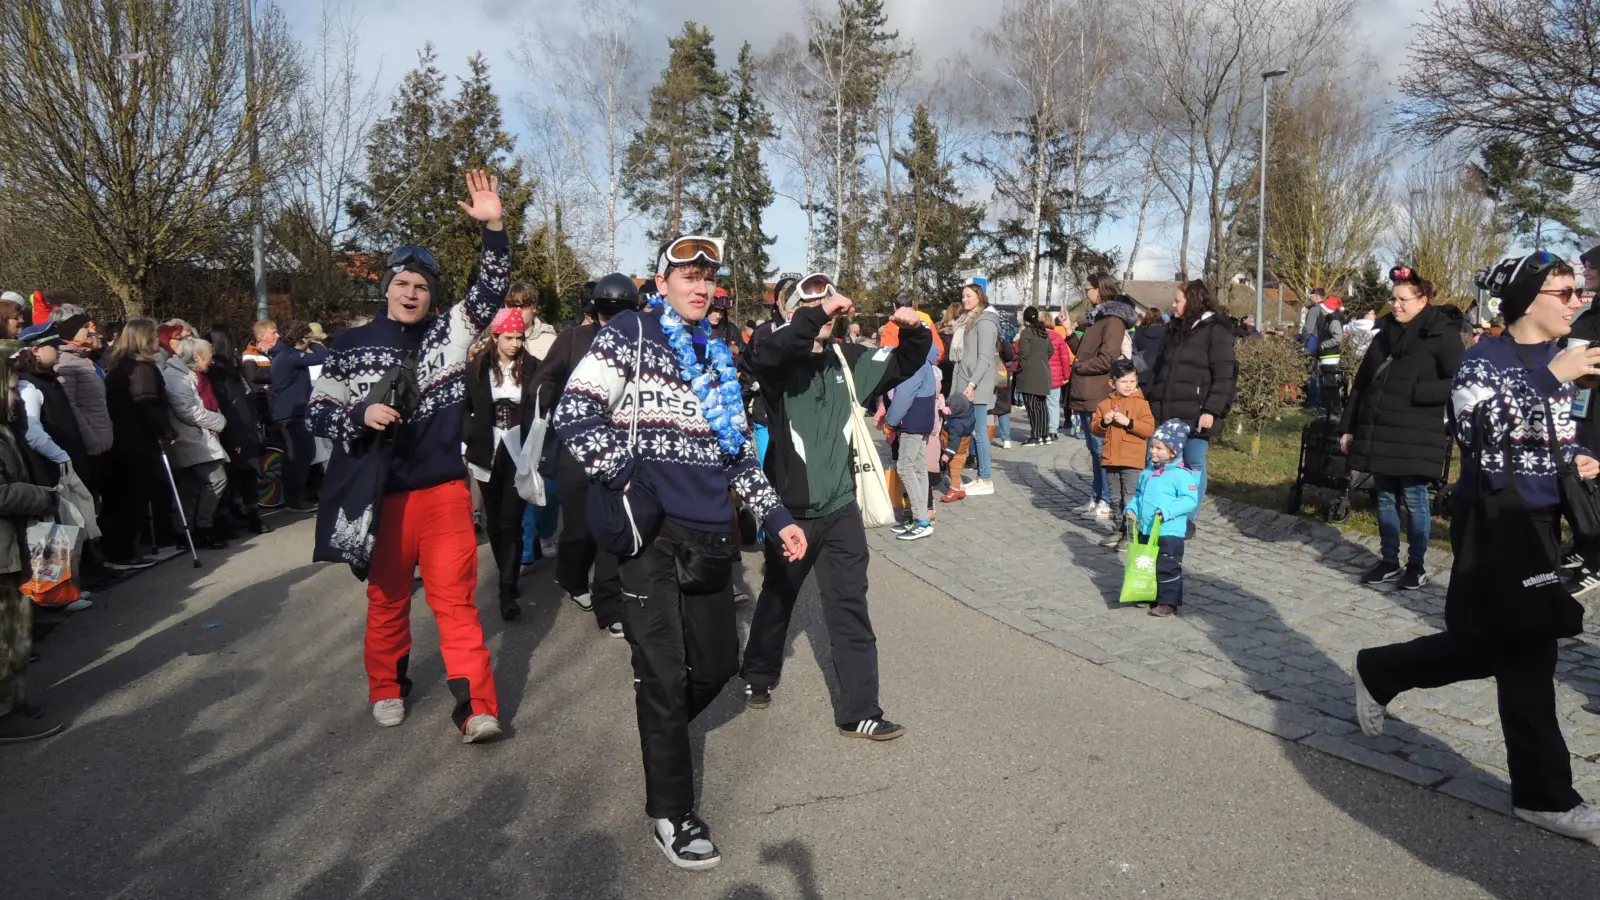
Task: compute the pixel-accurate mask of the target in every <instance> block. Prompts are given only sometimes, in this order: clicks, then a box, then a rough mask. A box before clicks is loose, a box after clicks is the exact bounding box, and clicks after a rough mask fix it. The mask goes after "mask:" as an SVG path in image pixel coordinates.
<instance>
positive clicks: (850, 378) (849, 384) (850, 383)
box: [833, 344, 861, 406]
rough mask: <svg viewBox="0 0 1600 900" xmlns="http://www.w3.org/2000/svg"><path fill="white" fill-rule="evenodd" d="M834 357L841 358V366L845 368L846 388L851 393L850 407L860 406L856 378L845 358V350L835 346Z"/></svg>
mask: <svg viewBox="0 0 1600 900" xmlns="http://www.w3.org/2000/svg"><path fill="white" fill-rule="evenodd" d="M833 355H834V356H837V357H839V365H841V366H844V386H845V387H846V388H847V389H848V390H849V391H850V405H851V406H860V405H861V401H860V400H859V399H857V398H856V376H855V374H854V373H852V372H851V371H850V361H849V360H847V359H845V358H844V348H843V347H840V346H839V345H838V344H834V345H833Z"/></svg>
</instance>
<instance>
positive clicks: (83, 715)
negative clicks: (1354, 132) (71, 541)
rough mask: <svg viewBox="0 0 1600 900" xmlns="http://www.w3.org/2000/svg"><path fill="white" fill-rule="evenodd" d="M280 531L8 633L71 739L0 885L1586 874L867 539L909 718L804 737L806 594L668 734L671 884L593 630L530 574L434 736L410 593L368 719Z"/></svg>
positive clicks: (15, 765) (1170, 891) (610, 667)
mask: <svg viewBox="0 0 1600 900" xmlns="http://www.w3.org/2000/svg"><path fill="white" fill-rule="evenodd" d="M310 532H311V528H310V523H309V522H300V523H299V524H296V525H293V526H291V527H286V528H281V529H280V530H279V531H278V532H277V533H275V534H273V535H270V536H268V537H265V538H258V539H256V540H255V541H254V542H252V543H251V544H250V545H249V547H248V549H247V550H244V551H241V552H235V553H233V554H232V555H231V556H229V555H213V556H210V557H208V559H209V560H210V564H209V565H208V566H207V567H206V568H205V569H202V570H194V569H191V568H187V564H186V563H183V562H182V561H178V562H174V563H169V564H167V565H165V566H163V567H161V568H160V569H157V570H154V571H151V572H148V573H146V574H144V575H142V576H140V577H138V578H137V579H134V580H133V581H131V582H129V583H127V584H126V585H124V586H122V587H120V588H118V589H117V590H115V591H112V592H110V593H108V594H106V595H104V596H101V597H98V598H97V603H96V606H95V608H94V609H92V610H88V611H86V612H84V613H81V614H79V615H78V616H77V617H75V618H74V619H73V620H72V621H71V622H69V623H68V624H67V625H66V626H64V627H63V628H61V629H59V630H58V632H57V634H56V635H53V636H52V637H51V639H50V640H49V641H48V642H46V643H44V644H43V645H42V646H41V647H40V649H41V651H42V652H43V653H44V655H45V658H44V660H43V661H42V662H41V663H40V664H39V665H37V666H35V667H34V669H33V671H32V677H31V682H32V685H33V689H32V697H33V699H34V700H35V702H41V703H44V704H46V705H47V706H48V707H49V708H50V709H51V710H52V711H54V712H56V713H59V714H62V715H64V716H66V717H68V718H69V719H70V720H71V727H70V729H69V730H68V731H67V732H66V733H64V734H62V735H61V736H59V737H57V738H55V739H53V740H51V741H48V742H44V743H38V744H30V745H23V746H18V747H8V748H0V810H3V811H4V815H3V816H0V846H4V847H5V850H4V851H3V854H0V859H3V860H4V861H3V863H0V897H5V898H7V900H25V898H27V900H31V898H69V897H70V898H163V900H166V898H210V897H240V898H353V897H372V898H383V900H400V898H418V900H421V898H441V900H444V898H449V900H455V898H467V897H470V898H502V897H504V898H512V897H516V898H545V897H573V898H610V897H618V898H622V897H628V898H632V897H647V896H666V897H674V898H698V897H712V898H735V897H738V898H803V900H813V898H820V897H840V898H856V897H863V898H879V897H884V898H891V897H1062V898H1067V897H1083V898H1136V897H1137V898H1147V897H1171V898H1208V897H1216V898H1243V897H1264V898H1265V897H1271V898H1302V897H1304V898H1331V897H1356V898H1363V900H1370V898H1374V897H1404V898H1451V900H1459V898H1469V897H1498V898H1524V897H1526V898H1579V897H1594V896H1597V890H1596V888H1595V884H1596V883H1600V850H1597V849H1596V848H1594V847H1591V846H1588V845H1585V844H1580V843H1577V842H1573V841H1567V840H1564V839H1561V838H1556V837H1553V836H1550V835H1546V834H1543V833H1541V832H1538V831H1536V830H1534V829H1532V828H1530V827H1528V826H1526V825H1523V824H1522V823H1519V822H1516V821H1514V820H1511V819H1507V818H1504V817H1501V816H1498V815H1495V814H1493V813H1488V812H1485V811H1484V810H1482V809H1479V808H1477V807H1474V806H1470V805H1468V804H1466V803H1462V802H1460V801H1458V800H1455V799H1452V798H1450V797H1446V796H1442V795H1440V794H1437V793H1432V792H1429V791H1426V790H1424V789H1421V788H1418V787H1414V786H1412V785H1410V784H1408V783H1405V782H1402V781H1399V780H1397V779H1394V778H1391V777H1389V776H1386V775H1382V774H1379V773H1376V772H1373V771H1369V770H1366V769H1361V768H1358V767H1355V766H1352V765H1349V764H1347V763H1344V762H1343V761H1340V760H1337V759H1334V758H1332V757H1328V756H1323V755H1321V754H1319V753H1317V752H1315V751H1312V750H1308V749H1306V748H1303V747H1300V746H1295V745H1290V744H1286V743H1284V742H1282V741H1280V740H1278V739H1276V738H1274V737H1272V736H1270V735H1267V734H1264V733H1262V732H1258V731H1255V730H1253V729H1250V728H1247V727H1245V726H1243V725H1240V724H1237V723H1235V722H1231V721H1229V720H1227V719H1224V718H1222V717H1220V716H1217V715H1215V714H1212V713H1210V712H1207V711H1205V710H1203V709H1199V708H1196V707H1194V706H1191V705H1188V704H1185V703H1183V702H1181V701H1179V700H1176V699H1173V698H1171V697H1168V696H1166V695H1164V694H1160V693H1158V692H1156V691H1153V690H1150V689H1148V688H1146V687H1143V686H1141V685H1138V684H1135V683H1134V682H1132V681H1129V680H1127V679H1125V678H1123V677H1121V676H1119V675H1116V674H1114V673H1112V672H1109V671H1106V670H1104V669H1100V668H1097V667H1095V666H1092V665H1090V664H1088V663H1085V662H1083V661H1081V660H1079V659H1077V658H1076V657H1073V656H1070V655H1068V654H1066V653H1064V652H1062V651H1060V650H1057V649H1056V648H1054V647H1051V646H1050V645H1047V644H1045V643H1043V642H1040V641H1037V640H1035V639H1033V638H1029V637H1027V636H1024V635H1022V634H1019V633H1017V632H1016V631H1013V630H1012V629H1010V628H1007V627H1006V626H1004V625H1002V624H1001V623H999V622H996V621H994V620H992V619H989V618H987V617H985V616H983V615H981V614H979V613H977V612H974V611H973V610H970V609H968V608H966V607H965V606H962V605H961V604H959V603H957V602H956V601H954V600H953V599H951V598H950V597H947V596H945V595H943V594H940V593H937V592H934V591H931V590H930V589H929V588H928V587H927V586H926V585H925V584H923V583H922V582H920V581H917V580H915V579H913V578H911V577H909V576H908V575H907V574H906V573H905V572H903V571H901V570H899V569H897V568H895V567H894V566H892V565H890V564H888V563H886V562H883V561H881V560H879V561H875V563H874V566H873V570H872V576H873V577H872V586H873V587H872V600H873V613H874V618H875V621H876V624H877V628H878V633H879V643H880V649H881V655H882V670H883V682H884V698H883V702H884V706H885V709H886V711H887V712H888V714H889V716H890V717H891V718H893V719H895V720H896V721H901V722H903V723H905V724H906V725H907V726H908V727H909V728H910V733H909V734H908V735H907V736H906V737H905V738H902V739H901V740H898V741H894V742H891V743H886V744H873V743H869V742H865V741H855V740H850V739H846V738H842V737H839V736H837V735H836V733H835V731H834V729H833V727H832V715H831V711H830V705H829V701H828V686H827V682H826V680H825V678H824V675H823V669H822V667H821V666H819V665H818V656H819V655H820V656H821V657H822V659H823V660H825V659H826V653H827V651H826V640H825V636H824V634H823V632H822V630H821V627H820V620H819V617H818V616H817V614H816V608H815V598H814V595H812V596H811V597H809V598H807V599H806V600H803V601H802V605H801V610H802V612H801V616H802V617H801V619H800V620H799V622H798V626H799V628H798V631H799V633H798V634H797V636H796V640H795V642H794V648H793V653H792V656H791V658H790V663H789V667H788V670H787V672H786V674H785V679H784V682H783V685H782V687H781V688H780V689H779V691H778V692H777V693H776V695H775V701H774V704H773V706H772V707H771V708H770V709H767V710H763V711H746V710H745V709H744V706H743V703H742V695H741V691H742V686H741V685H738V684H737V683H735V684H733V685H730V686H729V688H728V689H727V692H726V693H725V694H724V696H723V697H722V699H721V700H720V701H719V702H718V703H717V704H716V705H715V706H714V707H712V709H711V710H710V711H708V713H707V714H706V716H705V717H704V718H703V720H702V721H701V722H699V723H698V728H697V730H696V734H697V736H698V737H699V743H700V745H701V748H702V749H703V754H704V758H705V766H704V770H705V772H706V776H705V778H704V785H703V791H702V804H701V807H702V809H701V811H702V815H703V816H704V817H705V819H706V820H707V821H708V822H709V823H710V824H711V826H712V828H713V830H714V832H715V835H716V838H717V841H718V844H719V845H720V846H721V848H722V851H723V857H724V858H723V864H722V866H721V867H720V868H718V869H716V870H713V871H711V872H708V873H695V874H691V873H683V872H679V871H677V870H675V869H673V868H672V867H671V866H670V865H669V864H668V863H667V862H666V860H665V859H664V858H663V857H662V856H661V854H660V852H659V851H658V850H657V849H656V848H655V847H654V845H653V844H652V843H651V842H650V840H649V837H648V834H647V826H646V822H645V818H644V812H643V789H642V784H643V779H642V775H641V771H640V766H639V759H638V737H637V733H636V731H635V727H634V719H633V709H632V691H631V689H630V673H629V669H628V665H627V651H626V648H625V646H624V644H623V643H622V642H621V641H617V640H614V639H611V638H608V637H605V636H604V635H602V634H601V633H600V632H599V631H597V630H596V629H595V628H594V627H593V619H592V618H590V617H588V616H586V615H584V614H581V613H579V612H578V611H577V610H576V609H574V608H572V607H570V605H568V606H562V605H561V604H560V603H559V602H558V600H557V598H558V596H559V592H558V591H557V590H556V588H555V587H554V585H553V584H552V583H551V582H550V581H549V578H548V572H547V571H544V570H539V569H536V570H533V572H532V574H531V576H530V577H529V579H528V581H527V582H526V583H525V585H526V588H527V591H526V592H527V593H528V594H529V595H530V603H529V605H530V606H531V607H532V608H531V610H530V613H529V614H528V615H526V616H525V617H524V619H523V621H521V622H518V623H515V624H513V625H510V626H507V625H504V624H503V623H501V622H500V621H499V619H498V617H496V616H494V615H493V614H492V613H491V614H490V615H488V616H486V618H485V626H486V628H487V630H488V633H489V641H490V645H491V647H492V649H493V651H494V656H495V668H496V677H497V679H498V682H499V689H500V695H501V703H502V712H503V716H502V718H503V719H504V720H506V721H507V722H508V723H509V725H510V729H509V734H508V736H507V738H506V739H504V740H502V741H501V742H498V743H496V744H492V745H486V746H464V745H462V744H461V743H460V742H459V737H458V735H457V733H456V732H455V731H454V730H453V728H452V726H451V724H450V722H449V719H448V711H449V707H450V698H449V692H448V690H447V689H446V688H445V685H444V683H443V672H442V668H441V665H440V662H439V658H438V655H437V651H436V642H435V639H434V631H433V625H432V620H431V616H429V615H428V614H427V613H425V612H423V611H421V609H420V607H421V606H422V604H421V603H420V599H419V602H418V604H417V606H418V607H419V609H418V610H417V614H416V615H415V616H414V622H415V627H416V650H415V652H414V657H413V669H414V672H415V677H416V679H417V682H418V687H417V690H416V692H415V693H414V694H413V707H412V710H411V717H410V718H409V719H408V720H407V721H406V723H405V724H404V725H403V726H401V727H399V728H395V729H382V728H379V727H377V726H376V725H375V724H374V723H373V722H372V720H371V717H370V716H369V714H368V712H367V707H366V704H365V702H364V700H365V686H364V680H363V677H362V674H361V663H360V635H361V631H360V627H361V623H362V618H363V614H364V598H363V594H362V591H361V588H360V586H359V585H358V584H357V583H356V582H355V581H354V580H353V579H352V578H351V577H350V576H349V574H348V573H347V572H346V571H345V570H343V569H340V568H331V567H321V566H314V565H312V564H310V563H309V562H306V560H307V558H308V557H309V544H310ZM484 556H485V558H486V559H487V553H485V554H484ZM752 559H753V558H752ZM490 565H491V564H490V563H488V562H487V561H486V563H485V574H487V573H488V567H489V566H490ZM485 583H486V584H491V585H492V579H488V580H486V581H485ZM483 604H484V608H485V609H486V610H489V609H491V608H492V606H493V604H492V599H491V598H490V597H488V596H485V598H484V599H483ZM748 614H749V610H748V609H746V610H745V611H744V615H745V616H746V617H748Z"/></svg>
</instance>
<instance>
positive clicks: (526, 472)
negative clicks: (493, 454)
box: [508, 409, 550, 506]
mask: <svg viewBox="0 0 1600 900" xmlns="http://www.w3.org/2000/svg"><path fill="white" fill-rule="evenodd" d="M549 430H550V417H549V416H541V415H539V411H538V410H537V409H535V410H534V416H533V422H532V424H530V425H529V426H528V433H527V435H526V436H525V437H523V439H522V444H521V445H520V446H518V448H517V453H516V455H515V456H514V457H513V460H512V461H513V462H515V463H516V466H517V480H516V486H517V496H519V497H521V498H522V499H524V500H526V501H528V502H529V503H532V504H533V505H534V506H544V505H545V503H546V502H547V501H546V499H545V489H544V476H543V475H541V474H540V473H539V457H540V455H541V454H543V453H544V438H545V434H546V433H547V432H548V431H549ZM508 437H509V434H508Z"/></svg>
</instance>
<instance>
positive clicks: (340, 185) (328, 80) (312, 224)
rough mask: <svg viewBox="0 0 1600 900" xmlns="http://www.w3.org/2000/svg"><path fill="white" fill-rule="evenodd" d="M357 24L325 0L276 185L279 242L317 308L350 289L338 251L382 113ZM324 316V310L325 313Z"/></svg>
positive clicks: (338, 0) (350, 229) (346, 239)
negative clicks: (291, 143) (363, 65)
mask: <svg viewBox="0 0 1600 900" xmlns="http://www.w3.org/2000/svg"><path fill="white" fill-rule="evenodd" d="M360 49H361V40H360V37H359V33H358V29H357V22H356V21H355V19H354V18H353V17H352V16H351V15H350V13H349V11H348V10H347V9H346V8H345V6H344V4H343V2H342V0H330V2H326V3H324V4H323V6H322V14H321V20H320V23H319V27H318V30H317V45H316V48H315V51H314V53H313V55H312V57H311V59H310V61H309V64H308V65H307V67H306V76H307V77H306V79H305V81H304V83H303V84H302V85H301V88H300V91H299V92H298V93H297V94H296V96H295V101H294V106H293V124H292V125H291V128H292V129H293V132H294V135H295V139H296V141H297V147H298V153H297V159H296V165H294V166H293V167H292V168H290V169H289V170H288V171H287V172H285V174H284V177H283V178H282V179H281V180H280V181H279V182H278V183H277V184H276V186H275V187H276V190H275V191H274V195H275V200H276V202H275V203H274V205H275V206H276V207H277V208H278V209H279V210H280V212H279V213H278V215H277V216H276V218H275V219H274V221H273V222H272V236H273V239H274V240H275V242H276V243H277V244H278V246H280V247H282V248H284V250H286V251H287V252H288V253H290V254H291V255H292V256H293V257H294V259H295V261H296V262H297V263H298V264H299V267H300V271H301V273H302V277H303V278H304V279H305V282H306V289H307V291H308V292H309V293H310V295H311V297H310V299H311V301H312V303H313V304H314V306H316V307H320V308H323V309H327V304H330V303H334V302H337V301H339V300H342V299H344V298H345V297H346V295H347V294H348V293H349V278H348V277H347V276H346V275H345V272H344V270H343V269H342V268H341V267H340V266H339V265H338V264H337V260H336V254H338V253H339V252H340V251H341V250H344V249H346V248H347V246H346V245H347V244H349V243H350V242H351V241H352V240H353V238H354V237H355V225H354V223H353V222H352V221H351V219H350V216H349V215H348V214H347V212H346V208H345V207H346V204H347V202H348V201H349V199H350V198H351V197H352V196H354V194H355V192H356V188H357V185H359V183H360V181H361V178H362V175H363V174H364V167H363V163H364V159H365V148H366V142H367V132H368V131H369V129H370V128H371V125H372V121H373V118H374V117H375V116H376V114H377V107H378V102H379V97H378V79H379V77H380V74H381V73H380V72H373V73H372V74H371V76H370V77H368V76H364V75H363V74H362V72H361V71H360V67H359V64H358V61H357V57H358V55H359V53H360ZM319 315H325V313H319Z"/></svg>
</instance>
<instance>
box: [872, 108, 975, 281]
mask: <svg viewBox="0 0 1600 900" xmlns="http://www.w3.org/2000/svg"><path fill="white" fill-rule="evenodd" d="M908 137H909V139H910V147H908V148H907V149H906V150H903V151H900V152H899V153H896V154H895V162H896V163H898V164H899V165H900V167H901V168H903V169H904V170H905V173H906V190H905V193H904V194H902V195H901V198H900V202H902V203H903V204H905V206H906V207H907V208H906V209H905V210H904V212H903V214H902V216H901V236H900V240H899V241H898V242H897V243H898V246H899V247H900V248H901V252H900V253H899V254H897V255H898V256H899V258H898V259H893V260H890V261H889V262H890V266H891V268H890V269H889V271H886V272H885V273H884V276H885V278H884V279H883V280H882V283H884V284H885V285H888V286H891V287H892V288H894V290H904V289H907V288H910V289H914V290H915V291H917V292H918V293H920V294H921V295H922V296H923V297H925V298H929V299H933V300H942V299H945V298H951V297H954V296H955V295H956V294H958V293H959V291H960V288H961V281H962V279H961V272H962V270H964V269H967V268H970V267H971V266H972V265H973V258H972V254H971V249H970V248H971V246H972V243H973V239H974V238H975V237H976V236H977V234H978V229H979V225H980V224H981V223H982V221H983V208H982V207H981V206H977V205H972V204H966V203H962V202H961V200H960V190H959V189H958V188H957V187H956V182H955V173H954V167H953V166H952V165H951V164H950V163H948V162H944V161H943V160H941V158H940V155H939V130H938V128H937V127H936V126H935V125H934V124H933V120H932V118H931V117H930V116H929V115H928V110H927V107H925V106H918V107H917V109H916V112H915V113H913V114H912V117H911V125H910V128H909V134H908ZM894 290H891V291H889V293H890V294H892V293H894Z"/></svg>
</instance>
